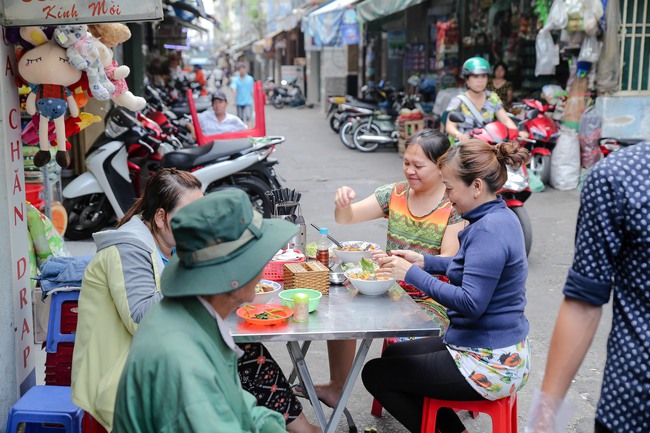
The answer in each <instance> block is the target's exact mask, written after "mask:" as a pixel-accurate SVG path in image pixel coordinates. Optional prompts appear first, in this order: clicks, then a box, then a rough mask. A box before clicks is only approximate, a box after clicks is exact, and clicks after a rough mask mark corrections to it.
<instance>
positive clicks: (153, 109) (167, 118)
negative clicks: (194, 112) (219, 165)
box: [142, 86, 196, 147]
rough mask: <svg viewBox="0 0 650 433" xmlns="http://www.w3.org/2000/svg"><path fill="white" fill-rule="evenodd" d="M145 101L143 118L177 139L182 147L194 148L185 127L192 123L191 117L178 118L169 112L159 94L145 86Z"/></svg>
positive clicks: (192, 139) (193, 140)
mask: <svg viewBox="0 0 650 433" xmlns="http://www.w3.org/2000/svg"><path fill="white" fill-rule="evenodd" d="M145 99H146V100H147V105H146V107H145V108H144V110H143V112H142V113H143V114H144V115H145V116H147V117H148V118H149V119H152V120H153V121H154V122H156V123H157V124H158V125H160V127H161V128H162V131H163V132H164V133H165V134H169V135H172V136H175V137H176V138H178V140H179V141H180V142H181V143H182V144H183V147H190V146H196V140H195V139H194V137H192V133H191V132H190V131H189V130H188V129H187V127H186V126H187V125H188V124H191V123H192V116H190V115H189V114H182V115H180V116H179V115H177V114H176V113H174V112H173V111H171V109H170V108H169V107H168V106H167V105H166V104H165V102H164V100H163V98H162V97H161V95H160V92H158V91H157V90H156V89H154V88H153V87H151V86H145Z"/></svg>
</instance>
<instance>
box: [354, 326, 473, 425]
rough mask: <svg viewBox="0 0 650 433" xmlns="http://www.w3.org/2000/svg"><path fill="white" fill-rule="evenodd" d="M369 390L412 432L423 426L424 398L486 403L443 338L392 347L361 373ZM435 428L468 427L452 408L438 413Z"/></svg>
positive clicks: (368, 364) (369, 362)
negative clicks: (463, 372) (461, 370)
mask: <svg viewBox="0 0 650 433" xmlns="http://www.w3.org/2000/svg"><path fill="white" fill-rule="evenodd" d="M361 377H362V379H363V384H364V385H365V387H366V389H367V390H368V391H369V392H370V393H371V394H372V395H373V396H374V397H375V398H376V399H377V400H378V401H379V402H380V403H381V404H382V406H384V408H385V409H386V410H387V411H388V412H389V413H390V414H391V415H393V416H394V417H395V418H396V419H397V420H398V421H399V422H400V423H402V424H403V425H404V426H405V427H406V428H407V429H409V431H411V432H413V433H418V432H419V431H420V428H421V426H422V408H423V406H424V397H432V398H437V399H443V400H455V401H474V400H483V397H482V396H481V395H480V394H479V393H477V392H476V391H475V390H474V389H473V388H472V387H471V386H470V384H469V383H468V382H467V379H465V377H463V375H462V374H461V373H460V370H459V369H458V367H456V364H455V362H454V360H453V358H452V357H451V355H450V354H449V352H448V351H447V347H446V346H445V344H444V343H443V342H442V338H440V337H434V338H422V339H419V340H414V341H406V342H403V343H395V344H391V345H390V346H388V347H387V348H386V350H384V353H383V354H382V356H381V358H377V359H373V360H371V361H368V363H366V365H365V367H364V368H363V371H362V373H361ZM436 429H437V431H440V432H442V433H460V432H462V431H463V430H465V426H464V425H463V423H462V422H461V421H460V419H459V418H458V416H457V415H456V413H455V412H454V411H453V410H452V409H449V408H443V409H440V410H439V411H438V417H437V420H436Z"/></svg>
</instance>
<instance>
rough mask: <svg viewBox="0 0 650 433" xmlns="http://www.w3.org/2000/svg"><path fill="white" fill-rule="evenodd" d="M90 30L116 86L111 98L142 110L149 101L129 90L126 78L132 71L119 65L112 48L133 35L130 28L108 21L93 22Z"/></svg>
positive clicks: (107, 72)
mask: <svg viewBox="0 0 650 433" xmlns="http://www.w3.org/2000/svg"><path fill="white" fill-rule="evenodd" d="M88 30H90V33H91V34H92V35H93V36H95V38H97V39H95V41H96V45H97V48H98V50H99V55H100V59H101V61H102V64H103V65H104V70H105V71H106V75H107V76H108V79H109V80H111V82H112V83H113V85H114V86H115V92H113V94H111V100H112V101H113V102H114V103H115V104H117V105H119V106H121V107H124V108H128V109H129V110H131V111H140V110H142V109H143V108H144V107H145V105H147V101H146V100H145V99H144V98H141V97H139V96H135V95H134V94H133V93H131V92H130V91H129V87H128V86H127V84H126V80H125V78H126V77H127V76H128V75H129V72H131V71H130V69H129V67H128V66H126V65H121V66H120V65H118V63H117V61H115V59H114V58H113V50H111V48H113V47H115V46H116V45H118V44H121V43H123V42H125V41H127V40H128V39H129V38H130V37H131V31H130V30H129V28H128V27H127V26H126V25H124V24H119V23H107V24H92V25H90V26H88Z"/></svg>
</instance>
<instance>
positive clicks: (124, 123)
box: [106, 107, 139, 138]
mask: <svg viewBox="0 0 650 433" xmlns="http://www.w3.org/2000/svg"><path fill="white" fill-rule="evenodd" d="M138 124H139V123H138V119H136V117H135V116H133V115H132V114H130V113H129V112H128V111H127V110H126V109H124V108H122V107H116V108H114V109H113V110H112V111H111V112H110V114H109V116H108V119H107V120H106V135H108V136H109V137H111V138H116V137H119V136H120V135H122V134H124V133H125V132H126V131H128V130H129V129H130V128H133V127H134V126H136V125H138Z"/></svg>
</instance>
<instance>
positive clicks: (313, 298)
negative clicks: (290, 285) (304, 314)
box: [278, 289, 323, 313]
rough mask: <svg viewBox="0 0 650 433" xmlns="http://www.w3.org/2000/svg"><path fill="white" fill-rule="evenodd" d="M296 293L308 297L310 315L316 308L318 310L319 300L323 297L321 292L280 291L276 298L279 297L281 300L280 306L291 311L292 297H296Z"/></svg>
mask: <svg viewBox="0 0 650 433" xmlns="http://www.w3.org/2000/svg"><path fill="white" fill-rule="evenodd" d="M298 293H304V294H306V295H307V296H309V312H310V313H311V312H312V311H315V310H316V308H318V304H320V298H322V297H323V294H322V293H321V292H319V291H318V290H313V289H287V290H282V291H281V292H280V293H278V296H280V299H282V305H284V306H287V307H290V308H291V309H293V308H294V305H293V297H294V296H296V295H297V294H298Z"/></svg>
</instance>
